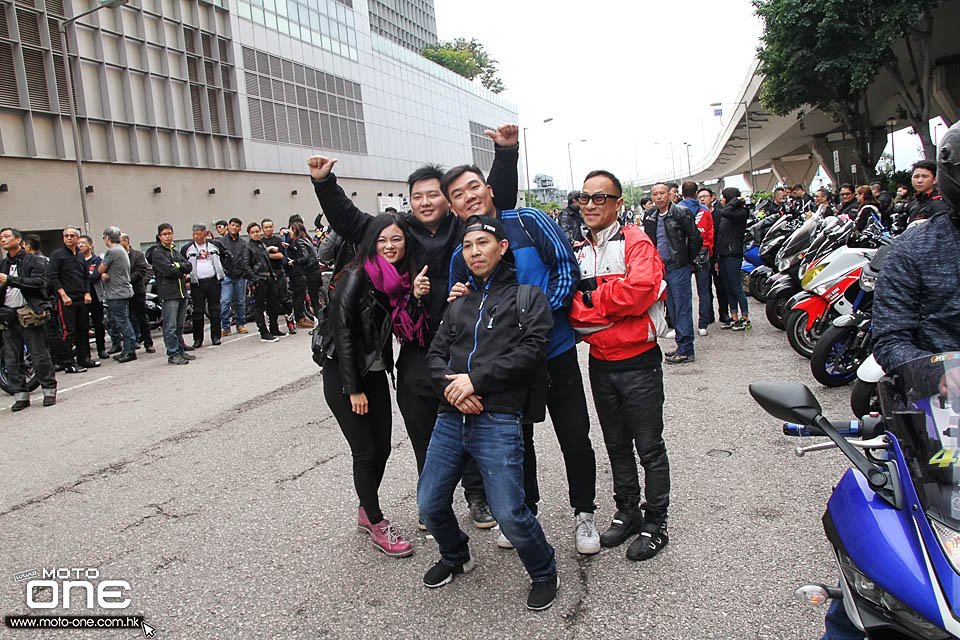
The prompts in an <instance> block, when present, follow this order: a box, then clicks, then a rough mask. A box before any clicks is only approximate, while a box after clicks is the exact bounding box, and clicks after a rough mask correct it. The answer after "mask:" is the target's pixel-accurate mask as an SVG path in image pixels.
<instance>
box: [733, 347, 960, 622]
mask: <svg viewBox="0 0 960 640" xmlns="http://www.w3.org/2000/svg"><path fill="white" fill-rule="evenodd" d="M750 394H751V395H752V396H753V398H754V399H755V400H756V401H757V402H758V403H759V404H760V406H761V407H763V409H764V410H766V411H767V412H768V413H770V414H771V415H773V416H774V417H776V418H779V419H781V420H786V421H788V422H789V423H796V424H792V425H784V432H785V433H788V432H789V433H791V434H796V435H801V436H805V435H808V436H826V437H827V438H829V439H830V441H829V442H824V443H820V444H815V445H813V446H809V447H805V448H799V449H797V455H804V454H805V453H807V452H810V451H817V450H822V449H829V448H833V447H837V448H839V449H840V450H841V451H842V452H843V453H844V455H846V457H847V458H848V459H849V460H850V462H851V464H852V466H853V468H852V469H849V470H848V471H847V472H846V473H845V474H844V475H843V477H842V478H841V479H840V482H839V483H838V484H837V486H836V487H835V488H834V490H833V495H832V496H831V497H830V500H829V501H828V503H827V511H826V513H825V514H824V516H823V528H824V531H825V533H826V536H827V539H828V540H829V541H830V543H831V544H832V546H833V551H834V556H835V559H836V562H837V567H838V569H839V573H840V584H839V587H837V588H834V587H828V586H825V585H822V584H809V585H805V586H803V587H801V588H800V589H798V590H797V592H796V595H797V597H798V598H800V599H801V600H802V601H805V602H808V603H810V604H817V605H819V604H824V603H825V602H826V601H827V600H830V599H833V600H835V604H834V607H833V608H832V610H831V613H830V614H829V615H828V622H827V624H828V630H830V625H831V624H834V625H837V624H838V622H840V623H842V625H845V626H846V625H848V626H849V631H848V632H850V631H852V632H853V633H857V632H858V631H860V632H862V633H863V634H864V635H865V636H866V637H867V638H872V639H878V638H884V639H886V638H918V639H925V640H940V639H947V638H960V352H951V353H942V354H938V355H933V356H926V357H922V358H919V359H916V360H911V361H910V362H907V363H905V364H903V365H901V366H899V367H897V368H896V369H894V370H893V371H892V372H888V375H887V377H885V378H883V379H882V380H881V381H880V383H879V384H878V394H879V396H880V406H881V408H882V411H881V413H880V414H879V415H877V414H874V415H872V416H866V417H864V418H863V419H862V420H861V421H854V423H852V424H851V423H849V422H843V423H837V422H831V421H830V420H828V419H827V418H825V417H824V416H823V414H822V410H821V408H820V403H819V402H818V401H817V399H816V398H815V397H814V395H813V393H811V391H810V390H809V389H808V388H807V387H806V386H804V385H801V384H752V385H750ZM841 431H842V432H844V433H846V434H847V435H854V434H859V435H860V438H861V439H860V440H853V439H850V440H848V439H847V438H846V437H844V435H843V434H842V433H841ZM860 450H862V451H863V452H861V451H860ZM841 603H842V612H841V611H840V608H839V604H841ZM842 613H845V614H846V616H843V615H842ZM840 628H841V627H840V626H838V627H837V629H833V630H831V631H834V632H836V631H837V630H839V629H840ZM844 630H845V631H846V630H847V629H844Z"/></svg>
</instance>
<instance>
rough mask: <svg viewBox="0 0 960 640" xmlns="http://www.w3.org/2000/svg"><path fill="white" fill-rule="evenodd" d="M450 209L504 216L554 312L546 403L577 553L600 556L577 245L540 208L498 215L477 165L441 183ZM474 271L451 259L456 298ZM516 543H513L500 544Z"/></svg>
mask: <svg viewBox="0 0 960 640" xmlns="http://www.w3.org/2000/svg"><path fill="white" fill-rule="evenodd" d="M440 188H441V189H442V190H443V193H444V195H445V196H447V200H449V201H450V208H451V209H452V210H453V212H454V213H455V214H457V216H458V217H460V219H461V220H466V219H467V218H469V217H470V216H473V215H486V216H491V217H495V218H497V219H498V220H499V221H500V222H501V224H503V228H504V231H505V232H506V235H507V239H508V240H509V241H510V250H511V252H512V253H513V257H514V260H515V264H516V269H517V280H518V281H519V282H520V283H521V284H531V285H535V286H537V287H540V288H541V289H542V290H543V292H544V293H545V294H546V295H547V300H548V301H549V303H550V309H551V311H552V312H553V329H552V330H551V332H550V345H549V347H548V351H547V372H548V374H549V385H548V387H547V390H546V405H547V407H548V408H549V409H550V419H551V421H552V422H553V426H554V429H555V430H556V433H557V440H559V442H560V449H561V451H562V452H563V461H564V465H565V466H566V472H567V484H568V487H569V494H570V506H571V507H573V510H574V536H575V539H576V547H577V551H579V552H580V553H583V554H593V553H598V552H599V551H600V534H599V532H598V531H597V525H596V521H595V519H594V511H595V510H596V505H595V504H594V499H595V497H596V485H597V474H596V456H595V454H594V451H593V447H592V445H591V443H590V418H589V416H588V414H587V399H586V396H585V395H584V392H583V379H582V377H581V374H580V364H579V362H578V361H577V350H576V338H575V335H574V332H573V329H572V328H571V327H570V322H569V320H568V319H567V314H568V313H569V310H570V303H571V301H572V300H573V294H574V292H575V291H576V288H577V284H578V282H579V281H580V267H579V266H578V265H577V258H576V256H575V255H574V254H573V247H572V246H571V245H570V242H569V241H568V240H567V238H566V236H565V235H564V233H563V231H562V230H561V229H560V227H559V226H558V225H557V223H556V222H554V221H553V220H552V219H551V218H550V217H549V216H547V215H546V214H545V213H543V212H542V211H540V210H538V209H529V208H521V209H513V210H508V211H501V210H498V209H497V207H496V206H495V204H494V201H493V189H492V188H491V187H490V186H489V185H488V184H487V183H486V182H485V181H484V179H483V173H482V172H481V171H480V169H479V168H478V167H475V166H471V165H461V166H458V167H454V168H452V169H450V170H449V171H447V173H446V174H444V176H443V180H441V181H440ZM469 276H470V274H469V271H468V270H467V265H466V262H465V261H464V259H463V253H462V252H461V251H460V250H459V249H457V250H456V251H454V254H453V257H452V259H451V261H450V279H449V280H450V283H451V285H452V286H451V295H452V296H458V295H461V294H463V293H465V292H466V291H468V290H469V287H468V285H467V284H466V283H467V282H468V280H469ZM535 417H537V416H524V425H523V427H524V429H523V430H524V443H523V444H524V491H525V493H526V501H527V504H528V505H529V506H530V507H531V510H533V511H534V513H536V503H537V502H538V500H539V497H540V496H539V489H538V486H537V475H536V474H537V471H536V454H535V452H534V447H533V422H534V418H535ZM499 544H500V545H501V546H509V545H510V543H509V541H508V540H507V539H506V538H502V539H501V541H500V542H499Z"/></svg>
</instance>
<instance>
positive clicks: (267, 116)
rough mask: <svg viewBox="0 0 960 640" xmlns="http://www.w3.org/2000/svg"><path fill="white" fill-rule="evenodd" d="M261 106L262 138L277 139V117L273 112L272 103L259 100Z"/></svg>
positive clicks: (273, 140) (274, 140)
mask: <svg viewBox="0 0 960 640" xmlns="http://www.w3.org/2000/svg"><path fill="white" fill-rule="evenodd" d="M260 106H261V107H262V108H263V139H264V140H269V141H271V142H276V141H277V118H276V117H275V116H274V113H273V104H272V103H270V102H261V103H260Z"/></svg>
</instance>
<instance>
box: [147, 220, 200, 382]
mask: <svg viewBox="0 0 960 640" xmlns="http://www.w3.org/2000/svg"><path fill="white" fill-rule="evenodd" d="M157 239H158V240H159V241H160V246H158V247H157V248H156V250H154V252H153V256H152V262H153V272H154V274H155V275H156V277H157V294H158V295H159V296H160V300H161V304H162V305H163V344H164V345H165V346H166V348H167V362H168V363H169V364H177V365H183V364H189V362H190V360H196V358H197V357H196V356H195V355H193V354H192V353H186V351H185V350H184V348H183V323H184V321H185V320H186V318H187V276H188V275H189V274H190V272H191V271H192V270H193V265H191V264H190V262H189V261H188V260H187V259H186V258H184V257H183V255H182V254H181V253H180V252H179V251H177V250H176V249H175V248H174V246H173V227H172V226H171V225H170V224H168V223H166V222H164V223H162V224H160V225H159V226H158V227H157Z"/></svg>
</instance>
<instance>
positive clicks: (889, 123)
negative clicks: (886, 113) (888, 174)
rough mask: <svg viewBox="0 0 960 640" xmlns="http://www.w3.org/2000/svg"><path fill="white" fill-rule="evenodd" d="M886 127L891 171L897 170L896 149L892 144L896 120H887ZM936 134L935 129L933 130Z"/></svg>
mask: <svg viewBox="0 0 960 640" xmlns="http://www.w3.org/2000/svg"><path fill="white" fill-rule="evenodd" d="M887 126H888V127H890V157H891V159H892V160H893V170H894V171H896V170H897V149H896V147H895V146H894V142H893V128H894V127H895V126H897V119H896V118H887ZM934 132H936V129H934Z"/></svg>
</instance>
